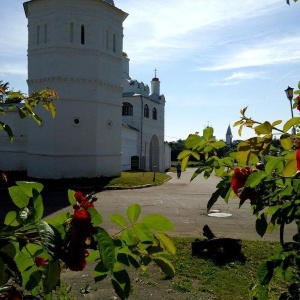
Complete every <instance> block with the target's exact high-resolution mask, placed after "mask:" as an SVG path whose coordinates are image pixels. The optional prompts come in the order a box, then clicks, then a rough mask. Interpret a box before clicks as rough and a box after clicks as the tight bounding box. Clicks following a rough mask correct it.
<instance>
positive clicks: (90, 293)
mask: <svg viewBox="0 0 300 300" xmlns="http://www.w3.org/2000/svg"><path fill="white" fill-rule="evenodd" d="M94 266H95V265H94V264H88V265H87V268H86V269H85V270H84V271H81V272H72V271H66V272H64V273H63V274H62V277H61V280H62V281H63V282H67V283H68V284H70V285H71V287H72V289H71V292H70V295H72V296H74V297H76V299H78V300H79V299H92V300H117V299H119V297H118V296H117V294H116V293H115V292H114V289H113V287H112V284H111V282H110V280H109V279H104V280H103V281H101V282H98V283H94V279H93V268H94ZM129 276H130V279H131V285H132V291H131V294H130V296H129V300H140V299H143V300H148V299H149V300H150V299H155V300H196V299H197V300H200V299H203V300H204V299H206V300H208V299H211V300H212V299H213V298H210V297H209V295H205V294H204V293H202V292H201V291H199V292H198V293H197V294H196V295H195V294H192V293H191V292H183V291H179V290H178V289H176V287H175V286H176V284H175V283H176V281H178V280H180V278H178V277H176V276H175V278H173V279H164V275H163V274H162V273H161V271H160V269H159V268H158V267H156V266H155V265H151V266H149V268H148V269H147V272H146V273H145V274H143V273H141V272H140V271H136V270H130V271H129ZM84 290H86V292H85V293H84ZM196 290H197V289H196Z"/></svg>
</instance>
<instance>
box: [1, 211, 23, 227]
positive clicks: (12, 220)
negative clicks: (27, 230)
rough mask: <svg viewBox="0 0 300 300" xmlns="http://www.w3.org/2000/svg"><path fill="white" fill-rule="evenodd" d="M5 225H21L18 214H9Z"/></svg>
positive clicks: (13, 212)
mask: <svg viewBox="0 0 300 300" xmlns="http://www.w3.org/2000/svg"><path fill="white" fill-rule="evenodd" d="M4 224H5V225H9V226H19V225H20V223H19V222H18V220H17V212H16V211H10V212H8V213H7V214H6V216H5V220H4Z"/></svg>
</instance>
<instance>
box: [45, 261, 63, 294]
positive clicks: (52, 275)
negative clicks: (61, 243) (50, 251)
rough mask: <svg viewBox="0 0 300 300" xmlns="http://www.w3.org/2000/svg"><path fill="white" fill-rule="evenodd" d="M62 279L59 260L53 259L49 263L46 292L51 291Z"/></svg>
mask: <svg viewBox="0 0 300 300" xmlns="http://www.w3.org/2000/svg"><path fill="white" fill-rule="evenodd" d="M59 280H60V266H59V261H58V260H56V261H53V262H49V263H48V269H47V272H46V278H45V279H44V290H45V293H46V294H48V293H50V292H51V291H52V290H53V289H54V288H55V287H56V285H57V284H58V282H59Z"/></svg>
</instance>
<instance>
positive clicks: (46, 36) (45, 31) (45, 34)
mask: <svg viewBox="0 0 300 300" xmlns="http://www.w3.org/2000/svg"><path fill="white" fill-rule="evenodd" d="M47 42H48V25H47V24H44V44H47Z"/></svg>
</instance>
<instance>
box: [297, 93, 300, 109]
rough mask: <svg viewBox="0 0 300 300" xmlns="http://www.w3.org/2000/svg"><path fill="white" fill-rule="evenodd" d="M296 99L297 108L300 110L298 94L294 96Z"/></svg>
mask: <svg viewBox="0 0 300 300" xmlns="http://www.w3.org/2000/svg"><path fill="white" fill-rule="evenodd" d="M296 100H297V101H298V102H297V109H298V110H300V95H298V96H297V97H296Z"/></svg>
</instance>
